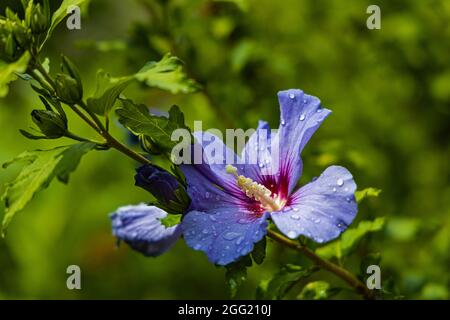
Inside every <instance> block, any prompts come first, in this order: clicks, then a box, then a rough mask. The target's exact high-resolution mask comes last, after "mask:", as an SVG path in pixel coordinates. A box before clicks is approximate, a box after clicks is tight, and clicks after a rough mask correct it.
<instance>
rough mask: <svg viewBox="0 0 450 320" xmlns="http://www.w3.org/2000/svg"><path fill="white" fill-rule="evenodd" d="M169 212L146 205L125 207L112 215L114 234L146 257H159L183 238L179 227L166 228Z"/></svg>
mask: <svg viewBox="0 0 450 320" xmlns="http://www.w3.org/2000/svg"><path fill="white" fill-rule="evenodd" d="M166 216H167V212H165V211H163V210H161V209H159V208H157V207H153V206H148V205H146V204H139V205H133V206H125V207H121V208H119V209H118V210H117V211H116V212H115V213H113V214H111V216H110V217H111V220H112V229H113V234H114V235H115V236H116V237H117V238H118V239H119V240H123V241H125V242H126V243H127V244H128V245H129V246H130V247H132V248H133V249H134V250H136V251H139V252H141V253H142V254H144V255H146V256H159V255H160V254H162V253H164V252H165V251H167V250H168V249H169V248H170V247H171V246H172V245H173V244H174V243H175V242H176V240H177V239H178V238H179V237H180V236H181V228H180V227H179V225H176V226H173V227H169V228H166V227H165V226H164V225H162V223H161V221H160V220H161V219H163V218H165V217H166Z"/></svg>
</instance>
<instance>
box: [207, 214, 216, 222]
mask: <svg viewBox="0 0 450 320" xmlns="http://www.w3.org/2000/svg"><path fill="white" fill-rule="evenodd" d="M209 219H210V220H211V221H217V219H216V217H214V215H212V214H210V215H209Z"/></svg>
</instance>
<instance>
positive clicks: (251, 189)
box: [226, 165, 284, 211]
mask: <svg viewBox="0 0 450 320" xmlns="http://www.w3.org/2000/svg"><path fill="white" fill-rule="evenodd" d="M226 172H227V173H229V174H233V175H234V176H235V177H236V180H237V181H236V182H237V185H238V187H239V188H240V189H241V190H242V191H244V193H245V195H246V196H247V197H249V198H252V199H255V200H256V201H259V202H260V203H261V205H262V206H263V207H264V208H265V209H266V210H268V211H278V210H280V209H281V208H282V207H283V206H284V202H283V201H280V200H279V199H278V198H272V197H271V195H272V192H270V190H269V189H267V188H266V187H265V186H263V185H261V184H259V183H257V182H255V181H253V180H252V179H250V178H247V177H245V176H242V175H238V174H237V168H236V167H233V166H232V165H227V167H226Z"/></svg>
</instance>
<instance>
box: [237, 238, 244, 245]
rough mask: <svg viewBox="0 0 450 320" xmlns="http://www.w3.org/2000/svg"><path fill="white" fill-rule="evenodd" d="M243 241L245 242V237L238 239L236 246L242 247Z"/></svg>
mask: <svg viewBox="0 0 450 320" xmlns="http://www.w3.org/2000/svg"><path fill="white" fill-rule="evenodd" d="M242 241H244V237H240V238H239V239H237V240H236V245H240V244H241V243H242Z"/></svg>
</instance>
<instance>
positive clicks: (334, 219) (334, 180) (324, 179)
mask: <svg viewBox="0 0 450 320" xmlns="http://www.w3.org/2000/svg"><path fill="white" fill-rule="evenodd" d="M355 190H356V184H355V181H354V180H353V177H352V175H351V173H350V172H349V171H348V170H347V169H345V168H343V167H339V166H331V167H328V168H327V169H326V170H325V171H324V172H323V173H322V174H321V175H320V177H319V178H318V179H316V180H314V181H312V182H310V183H308V184H307V185H305V186H303V187H302V188H300V189H299V190H298V191H297V192H296V193H294V194H293V195H292V196H291V198H290V203H289V204H288V206H287V207H285V208H284V209H283V210H282V211H278V212H272V213H271V216H272V220H273V221H274V223H275V224H276V226H277V227H278V229H280V231H281V232H283V233H284V234H285V235H287V236H288V237H289V238H292V239H294V238H297V237H298V236H299V235H304V236H307V237H308V238H311V239H314V240H315V241H317V242H320V243H321V242H326V241H329V240H332V239H335V238H336V237H338V236H339V235H340V234H341V233H342V232H343V231H344V230H345V229H346V228H347V227H348V225H349V224H350V223H351V222H352V221H353V219H354V217H355V216H356V212H357V211H358V206H357V203H356V201H355V196H354V193H355Z"/></svg>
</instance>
